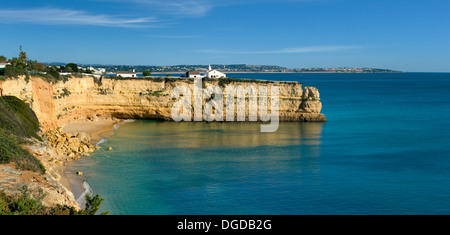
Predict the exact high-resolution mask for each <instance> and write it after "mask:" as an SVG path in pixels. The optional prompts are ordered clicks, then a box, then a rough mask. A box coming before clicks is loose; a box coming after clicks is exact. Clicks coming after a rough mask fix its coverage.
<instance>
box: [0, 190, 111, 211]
mask: <svg viewBox="0 0 450 235" xmlns="http://www.w3.org/2000/svg"><path fill="white" fill-rule="evenodd" d="M43 198H44V194H43V193H42V192H40V193H39V194H38V195H37V196H34V197H32V196H31V195H30V193H29V192H28V189H27V188H26V187H24V188H23V189H22V190H21V193H20V195H15V196H11V195H7V194H5V193H4V192H0V215H95V214H96V213H97V211H98V209H99V206H100V204H101V202H102V201H103V199H102V198H100V196H99V195H98V194H97V195H96V196H95V197H88V196H86V206H85V209H82V210H76V209H75V208H73V207H68V206H62V205H57V206H53V207H49V206H44V205H43V204H42V199H43ZM108 213H109V212H107V211H106V212H103V213H101V214H102V215H107V214H108Z"/></svg>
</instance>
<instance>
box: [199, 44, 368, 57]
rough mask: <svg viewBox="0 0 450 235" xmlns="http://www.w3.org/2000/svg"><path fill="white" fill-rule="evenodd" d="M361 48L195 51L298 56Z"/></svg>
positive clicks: (201, 51) (331, 47) (327, 47)
mask: <svg viewBox="0 0 450 235" xmlns="http://www.w3.org/2000/svg"><path fill="white" fill-rule="evenodd" d="M360 48H362V47H361V46H315V47H295V48H286V49H281V50H267V51H233V50H213V49H210V50H196V51H195V52H198V53H206V54H230V55H239V54H240V55H243V54H298V53H315V52H336V51H345V50H352V49H360Z"/></svg>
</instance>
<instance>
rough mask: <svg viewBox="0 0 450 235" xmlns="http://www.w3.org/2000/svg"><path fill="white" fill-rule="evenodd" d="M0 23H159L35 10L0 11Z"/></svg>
mask: <svg viewBox="0 0 450 235" xmlns="http://www.w3.org/2000/svg"><path fill="white" fill-rule="evenodd" d="M0 23H7V24H11V23H14V24H17V23H31V24H49V25H91V26H109V27H158V26H159V25H160V23H162V22H161V21H159V20H157V19H156V18H154V17H141V18H129V17H124V16H114V15H106V14H100V15H96V14H93V13H88V12H85V11H77V10H67V9H56V8H37V9H25V10H0Z"/></svg>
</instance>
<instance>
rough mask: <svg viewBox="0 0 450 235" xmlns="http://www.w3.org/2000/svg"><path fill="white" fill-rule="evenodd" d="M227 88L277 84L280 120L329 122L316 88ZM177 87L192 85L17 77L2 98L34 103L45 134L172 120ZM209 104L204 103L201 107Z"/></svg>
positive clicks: (217, 83)
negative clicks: (71, 126)
mask: <svg viewBox="0 0 450 235" xmlns="http://www.w3.org/2000/svg"><path fill="white" fill-rule="evenodd" d="M227 85H231V86H235V87H236V86H243V87H244V88H247V87H249V86H253V87H256V88H258V87H260V86H267V87H268V91H270V89H271V87H272V86H278V87H279V104H280V105H279V112H280V121H326V118H325V116H324V115H323V114H321V113H320V111H321V108H322V103H321V102H320V96H319V92H318V91H317V89H316V88H314V87H305V88H304V89H302V84H300V83H297V82H271V83H264V82H251V81H246V82H231V83H229V84H227ZM177 86H186V87H189V89H191V91H192V90H193V81H192V80H189V79H180V80H176V81H165V80H164V79H160V80H139V79H134V80H116V79H107V78H103V79H102V80H101V81H96V80H94V78H92V77H83V78H69V79H68V80H67V81H66V82H62V81H61V82H58V83H56V84H49V83H47V82H45V81H43V80H42V79H41V78H39V77H32V78H31V79H30V80H29V82H27V81H25V79H24V78H19V79H15V80H7V81H4V82H2V84H0V87H2V88H3V95H13V96H16V97H19V98H20V99H22V100H24V101H25V102H28V103H29V104H30V105H31V107H32V109H33V110H34V112H35V113H36V115H37V117H38V118H39V120H40V122H41V125H42V128H43V130H44V131H47V130H50V129H54V128H57V127H58V126H62V125H63V124H65V123H67V122H69V121H73V120H77V119H87V118H88V119H96V118H110V117H113V118H119V119H163V120H171V109H172V106H173V104H174V103H175V102H177V99H174V98H172V90H173V88H175V87H177ZM208 86H220V87H221V88H224V86H223V84H221V83H220V80H217V81H204V82H203V88H205V87H208ZM223 90H224V91H225V89H223ZM224 95H225V94H224ZM192 103H193V102H192ZM205 104H206V100H205V99H204V100H203V106H204V105H205ZM269 111H270V109H269ZM246 112H247V113H248V105H247V111H246Z"/></svg>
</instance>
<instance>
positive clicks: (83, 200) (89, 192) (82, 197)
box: [76, 180, 94, 206]
mask: <svg viewBox="0 0 450 235" xmlns="http://www.w3.org/2000/svg"><path fill="white" fill-rule="evenodd" d="M83 188H84V192H83V193H82V194H81V195H80V197H79V198H78V199H76V201H77V203H78V205H80V206H84V205H85V204H86V195H89V196H92V194H93V193H94V191H93V190H92V188H91V186H90V185H89V184H88V182H86V180H85V181H83Z"/></svg>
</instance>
